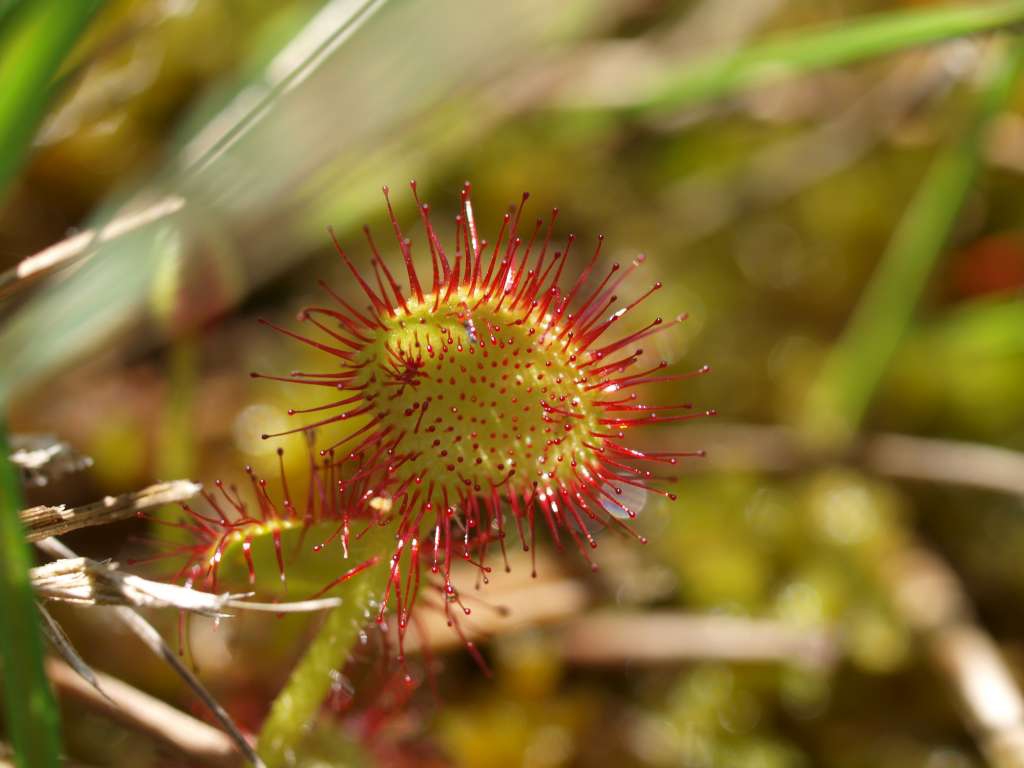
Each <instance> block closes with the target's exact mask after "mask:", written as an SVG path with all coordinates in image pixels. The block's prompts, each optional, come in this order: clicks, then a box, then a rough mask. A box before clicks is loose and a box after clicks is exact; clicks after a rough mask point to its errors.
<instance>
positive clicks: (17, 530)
mask: <svg viewBox="0 0 1024 768" xmlns="http://www.w3.org/2000/svg"><path fill="white" fill-rule="evenodd" d="M8 456H10V447H9V446H8V444H7V434H6V430H5V427H4V425H3V424H2V423H0V606H3V609H2V610H0V660H2V662H3V687H4V706H5V714H6V720H7V733H8V737H9V738H10V740H11V742H12V744H13V745H14V754H15V764H16V765H17V766H19V768H50V766H54V768H55V767H56V766H57V765H59V763H60V759H59V754H60V724H59V718H58V714H57V705H56V703H55V702H54V700H53V694H52V692H51V691H50V686H49V684H48V683H47V681H46V676H45V674H44V672H43V643H42V638H41V636H40V633H39V624H38V614H37V612H36V606H35V598H34V597H33V595H32V587H31V585H30V584H29V580H28V569H29V566H30V565H31V562H30V555H29V550H28V544H27V543H26V542H25V536H24V532H23V531H22V527H21V522H20V520H19V519H18V512H19V511H20V510H21V506H22V505H21V487H20V478H19V476H18V472H17V470H16V469H15V468H14V465H13V464H11V462H10V461H9V459H8Z"/></svg>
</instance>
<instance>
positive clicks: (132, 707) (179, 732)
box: [46, 658, 242, 768]
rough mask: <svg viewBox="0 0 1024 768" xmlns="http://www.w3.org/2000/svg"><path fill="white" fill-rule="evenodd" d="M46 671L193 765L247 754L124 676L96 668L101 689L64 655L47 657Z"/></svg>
mask: <svg viewBox="0 0 1024 768" xmlns="http://www.w3.org/2000/svg"><path fill="white" fill-rule="evenodd" d="M46 673H47V675H48V677H49V678H50V682H51V683H53V687H54V688H55V689H56V691H57V693H58V695H59V696H60V697H61V698H63V699H69V700H73V701H77V702H80V703H82V704H84V705H85V706H87V707H88V708H89V709H90V710H91V711H93V712H99V713H101V714H104V715H106V716H107V717H109V718H111V719H112V720H116V721H117V722H119V723H121V724H122V725H124V726H126V727H128V728H131V729H132V730H134V731H138V732H140V733H144V734H146V735H147V736H150V737H152V738H154V739H156V740H157V741H159V742H161V743H163V744H165V745H167V746H169V747H171V748H173V749H174V750H175V751H177V752H179V753H180V754H181V755H182V756H183V757H185V758H187V760H188V763H189V765H204V766H217V767H218V768H237V767H238V766H241V765H242V760H241V757H240V755H239V754H238V751H237V750H236V749H235V745H234V744H233V743H232V741H231V738H230V737H229V736H228V735H227V734H225V733H223V732H222V731H218V730H217V729H216V728H214V727H212V726H210V725H207V724H206V723H204V722H202V721H201V720H196V719H195V718H194V717H191V716H190V715H187V714H185V713H184V712H182V711H180V710H178V709H175V708H174V707H172V706H170V705H169V704H166V703H164V702H163V701H160V700H159V699H157V698H154V697H153V696H150V695H149V694H148V693H143V692H142V691H140V690H138V689H137V688H133V687H132V686H130V685H128V684H127V683H125V682H124V681H122V680H118V679H117V678H115V677H111V676H110V675H106V674H104V673H102V672H96V673H95V675H96V678H97V683H98V685H99V689H100V690H101V691H102V693H100V690H97V689H96V688H94V687H93V686H91V685H89V683H88V682H86V681H85V680H83V679H82V678H81V677H80V676H79V674H78V673H77V672H76V671H75V670H74V669H72V668H71V667H70V666H68V665H67V664H65V663H64V662H63V661H60V660H59V659H55V658H49V659H47V660H46Z"/></svg>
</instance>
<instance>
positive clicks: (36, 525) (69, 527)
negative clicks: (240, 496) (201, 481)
mask: <svg viewBox="0 0 1024 768" xmlns="http://www.w3.org/2000/svg"><path fill="white" fill-rule="evenodd" d="M200 490H202V486H200V485H197V484H196V483H193V482H192V481H190V480H172V481H171V482H169V483H157V484H156V485H151V486H149V487H148V488H143V489H142V490H141V491H135V492H133V493H123V494H121V495H120V496H107V497H106V498H104V499H101V500H100V501H96V502H93V503H92V504H86V505H85V506H82V507H74V508H72V509H67V508H65V507H64V506H63V505H60V506H57V507H46V506H41V507H30V508H29V509H26V510H23V511H22V512H21V515H20V517H21V524H22V525H23V526H24V527H25V535H26V537H27V538H28V540H29V541H41V540H42V539H47V538H50V537H51V536H62V535H63V534H65V533H68V532H70V531H76V530H78V529H79V528H87V527H89V526H93V525H106V524H107V523H113V522H116V521H117V520H124V519H126V518H129V517H132V516H134V515H136V514H137V513H139V512H142V511H145V510H147V509H152V508H153V507H160V506H163V505H164V504H175V503H177V502H180V501H187V500H188V499H191V498H192V497H193V496H195V495H196V494H197V493H199V491H200Z"/></svg>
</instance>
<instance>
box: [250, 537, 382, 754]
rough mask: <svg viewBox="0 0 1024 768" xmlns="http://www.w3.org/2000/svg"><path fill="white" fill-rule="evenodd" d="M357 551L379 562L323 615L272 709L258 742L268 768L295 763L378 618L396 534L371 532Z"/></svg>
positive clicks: (348, 587)
mask: <svg viewBox="0 0 1024 768" xmlns="http://www.w3.org/2000/svg"><path fill="white" fill-rule="evenodd" d="M371 539H372V540H371ZM359 548H360V550H364V549H365V550H366V551H370V549H371V548H372V550H374V551H376V552H377V553H378V556H379V558H380V560H379V562H378V563H377V564H376V565H373V566H371V567H370V568H369V569H367V570H366V571H365V572H363V573H359V574H357V575H356V576H354V577H353V578H352V580H351V581H350V582H347V583H346V585H345V589H344V591H343V593H342V594H343V595H344V601H345V602H344V603H343V604H342V605H340V606H338V607H337V608H335V609H334V610H332V611H331V612H330V613H329V614H327V617H326V618H325V619H324V623H323V625H322V626H321V627H320V629H319V630H318V632H317V635H316V637H315V638H314V639H313V642H312V643H311V644H310V646H309V648H308V649H307V650H306V653H305V655H304V656H303V657H302V659H301V660H300V661H299V663H298V664H297V665H296V667H295V669H293V670H292V674H291V677H290V678H289V679H288V682H287V683H286V684H285V687H284V688H283V689H282V691H281V692H280V693H279V694H278V696H277V698H276V699H275V700H274V703H273V704H272V705H271V708H270V714H269V715H268V716H267V719H266V720H265V721H264V723H263V728H262V730H261V731H260V735H259V742H258V744H257V751H258V752H259V755H260V757H262V758H263V759H264V761H266V764H267V768H281V767H282V766H290V765H294V764H295V755H296V754H297V751H298V747H299V745H300V743H301V742H302V740H303V738H305V736H306V734H307V733H309V731H310V729H311V728H312V726H313V724H314V723H315V721H316V716H317V713H318V712H319V711H320V707H321V706H322V705H323V702H324V700H325V699H326V698H327V694H328V692H329V691H330V689H331V683H332V675H333V673H335V672H337V671H340V670H342V669H343V668H344V666H345V663H346V662H347V661H348V659H349V657H350V655H351V653H352V649H353V647H355V644H356V641H357V639H358V638H359V635H360V633H361V632H362V631H363V629H364V628H365V627H366V626H367V625H368V624H370V623H371V622H372V621H373V620H374V619H375V618H376V610H377V609H376V607H375V606H376V605H377V604H378V601H379V600H380V599H381V597H382V596H383V594H384V589H385V587H386V585H387V580H388V574H389V570H388V563H389V560H388V556H389V555H390V553H391V551H392V550H393V548H394V533H393V531H392V530H391V529H390V528H379V529H374V530H371V531H370V532H368V533H367V534H366V536H364V537H363V539H362V540H361V541H360V542H359Z"/></svg>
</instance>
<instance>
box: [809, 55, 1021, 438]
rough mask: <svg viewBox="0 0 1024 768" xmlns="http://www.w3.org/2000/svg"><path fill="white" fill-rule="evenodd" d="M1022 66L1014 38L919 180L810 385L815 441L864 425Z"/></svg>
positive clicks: (811, 429) (811, 433)
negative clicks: (958, 129)
mask: <svg viewBox="0 0 1024 768" xmlns="http://www.w3.org/2000/svg"><path fill="white" fill-rule="evenodd" d="M1022 66H1024V42H1022V41H1021V40H1020V39H1014V40H1013V41H1012V46H1011V47H1010V48H1009V49H1007V50H1006V51H1005V52H1004V53H1003V55H1002V58H1001V60H1000V61H999V62H998V63H997V66H995V67H994V68H993V71H992V73H991V76H990V79H989V81H988V83H987V84H986V86H985V91H984V93H983V94H982V96H981V98H980V100H979V103H978V105H977V108H976V112H975V115H974V116H973V118H972V120H971V122H970V124H969V125H968V126H967V128H966V130H965V131H964V132H963V134H962V135H961V136H960V138H959V139H958V140H957V141H956V142H955V143H953V144H952V145H950V146H949V147H947V148H945V149H944V150H942V152H941V153H940V154H939V156H938V157H937V158H936V160H935V161H934V163H933V164H932V167H931V169H930V170H929V172H928V174H927V175H926V176H925V179H924V180H923V181H922V182H921V185H920V187H919V188H918V191H917V193H916V195H915V196H914V199H913V200H912V201H911V203H910V207H909V208H908V209H907V211H906V212H905V213H904V215H903V219H902V221H901V222H900V224H899V226H898V227H897V229H896V231H895V233H894V234H893V237H892V239H891V240H890V242H889V246H888V247H887V249H886V251H885V253H884V254H883V256H882V260H881V262H880V263H879V265H878V267H877V269H876V271H875V273H874V275H873V276H872V278H871V281H870V283H869V284H868V286H867V289H866V290H865V292H864V294H863V295H862V297H861V299H860V302H859V303H858V305H857V308H856V309H855V311H854V314H853V316H852V317H851V319H850V321H849V323H848V325H847V327H846V329H845V331H844V332H843V335H842V337H841V338H840V340H839V342H838V343H837V344H836V346H835V347H834V348H833V350H832V352H831V353H830V354H829V356H828V357H827V358H826V361H825V365H824V367H823V369H822V371H821V373H820V375H819V377H818V379H817V380H816V381H815V382H814V383H813V384H812V387H811V390H810V393H809V396H808V398H807V401H806V408H805V409H804V412H803V414H802V425H801V426H802V427H803V429H804V432H805V435H806V436H807V437H808V438H810V439H811V440H812V441H813V442H815V443H817V444H820V445H827V446H836V445H841V444H842V443H843V442H845V441H846V440H848V439H849V438H850V437H852V435H853V434H854V432H855V431H856V430H857V428H858V426H859V425H860V422H861V420H862V419H863V417H864V413H865V412H866V410H867V408H868V405H869V404H870V402H871V398H872V396H873V395H874V392H875V390H876V389H877V387H878V384H879V382H880V381H881V378H882V375H883V374H884V373H885V371H886V368H887V367H888V365H889V361H890V360H891V359H892V356H893V355H894V354H895V352H896V349H897V347H898V346H899V343H900V341H901V340H902V338H903V336H904V333H905V332H906V330H907V327H908V326H909V324H910V321H911V318H912V315H913V312H914V308H915V307H916V305H917V303H918V300H919V299H920V297H921V294H922V292H923V291H924V287H925V285H926V283H927V280H928V277H929V275H930V274H931V271H932V268H933V266H934V265H935V263H936V261H937V260H938V257H939V255H940V254H941V253H942V251H943V249H944V247H945V244H946V241H947V239H948V237H949V234H950V231H951V230H952V228H953V226H954V225H955V223H956V220H957V215H958V213H959V211H960V208H961V206H962V204H963V202H964V199H965V198H966V196H967V193H968V191H969V190H970V187H971V184H972V182H973V181H974V178H975V176H976V175H977V173H978V168H979V165H980V162H981V149H982V142H983V139H984V137H985V135H986V131H987V129H988V127H989V126H990V125H991V123H992V122H993V120H994V118H996V117H997V116H998V115H999V114H1000V113H1001V112H1002V111H1003V110H1004V109H1006V107H1007V106H1008V104H1009V101H1010V99H1011V97H1012V96H1013V93H1014V85H1015V83H1016V82H1017V78H1018V76H1019V74H1020V72H1021V69H1022Z"/></svg>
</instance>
